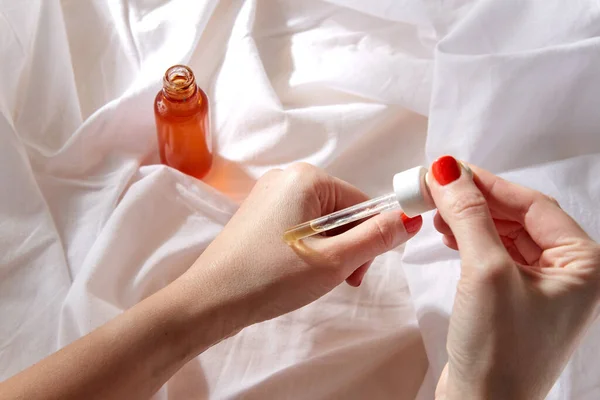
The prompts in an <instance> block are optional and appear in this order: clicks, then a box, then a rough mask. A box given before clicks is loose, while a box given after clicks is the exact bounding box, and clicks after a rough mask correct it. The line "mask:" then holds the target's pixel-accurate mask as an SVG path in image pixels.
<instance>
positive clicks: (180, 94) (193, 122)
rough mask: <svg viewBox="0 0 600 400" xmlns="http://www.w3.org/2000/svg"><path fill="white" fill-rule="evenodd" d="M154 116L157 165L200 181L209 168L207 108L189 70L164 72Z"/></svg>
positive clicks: (204, 96)
mask: <svg viewBox="0 0 600 400" xmlns="http://www.w3.org/2000/svg"><path fill="white" fill-rule="evenodd" d="M154 116H155V119H156V133H157V135H158V150H159V153H160V160H161V162H162V163H163V164H166V165H168V166H170V167H173V168H175V169H177V170H179V171H181V172H183V173H185V174H188V175H191V176H194V177H196V178H198V179H202V178H203V177H204V176H205V175H206V174H207V173H208V171H210V167H211V165H212V153H211V148H210V147H211V143H210V114H209V105H208V97H207V96H206V93H204V92H203V91H202V89H200V88H199V87H198V85H197V84H196V78H195V77H194V73H193V72H192V70H191V69H190V68H189V67H187V66H185V65H174V66H172V67H171V68H169V69H168V70H167V72H166V73H165V76H164V77H163V88H162V90H161V91H160V92H158V94H157V95H156V99H155V101H154Z"/></svg>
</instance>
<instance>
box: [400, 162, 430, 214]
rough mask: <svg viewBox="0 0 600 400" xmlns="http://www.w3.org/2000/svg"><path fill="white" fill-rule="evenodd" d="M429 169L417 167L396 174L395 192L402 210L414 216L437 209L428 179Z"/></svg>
mask: <svg viewBox="0 0 600 400" xmlns="http://www.w3.org/2000/svg"><path fill="white" fill-rule="evenodd" d="M426 175H427V169H426V168H425V167H422V166H421V167H415V168H411V169H408V170H406V171H402V172H399V173H397V174H396V175H394V181H393V185H394V192H395V193H396V199H397V200H398V203H399V204H400V208H402V211H404V213H405V214H406V215H407V216H409V217H414V216H417V215H419V214H423V213H425V212H427V211H431V210H433V209H435V203H434V202H433V199H432V198H431V194H430V193H429V187H428V186H427V181H426V179H425V178H426Z"/></svg>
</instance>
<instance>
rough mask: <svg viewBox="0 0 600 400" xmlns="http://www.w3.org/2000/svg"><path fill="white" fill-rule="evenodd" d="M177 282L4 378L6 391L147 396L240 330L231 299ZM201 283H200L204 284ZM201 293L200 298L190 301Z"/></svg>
mask: <svg viewBox="0 0 600 400" xmlns="http://www.w3.org/2000/svg"><path fill="white" fill-rule="evenodd" d="M197 289H198V288H195V287H193V285H190V284H189V283H187V282H175V283H174V284H172V285H171V286H169V287H167V288H165V289H163V290H161V291H160V292H158V293H156V294H154V295H153V296H151V297H149V298H147V299H145V300H144V301H142V302H140V303H139V304H137V305H136V306H134V307H133V308H131V309H129V310H128V311H126V312H124V313H123V314H122V315H120V316H119V317H117V318H115V319H114V320H112V321H110V322H109V323H107V324H106V325H104V326H102V327H100V328H98V329H97V330H95V331H93V332H92V333H90V334H89V335H87V336H85V337H83V338H81V339H79V340H77V341H75V342H74V343H72V344H71V345H69V346H67V347H65V348H64V349H62V350H60V351H59V352H57V353H55V354H53V355H51V356H50V357H48V358H46V359H44V360H42V361H41V362H39V363H38V364H36V365H34V366H32V367H31V368H29V369H27V370H25V371H23V372H22V373H20V374H18V375H16V376H15V377H13V378H11V379H9V380H7V381H6V382H4V383H2V384H0V398H2V399H4V398H6V399H9V398H10V399H28V400H29V399H32V400H34V399H42V398H43V399H80V398H86V399H121V398H122V399H147V398H149V397H150V396H151V395H152V394H153V393H154V392H156V391H157V390H158V389H159V388H160V387H161V386H162V385H163V384H164V383H165V382H166V381H167V380H168V379H169V378H170V377H171V376H172V375H173V374H174V373H175V372H176V371H177V370H179V369H180V368H181V367H182V366H183V365H184V364H185V363H186V362H187V361H189V360H191V359H192V358H193V357H195V356H196V355H198V354H200V353H201V352H202V351H204V350H205V349H207V348H208V347H210V346H211V345H212V344H214V343H216V342H218V341H219V340H221V339H223V338H224V337H225V336H227V335H229V334H231V333H233V332H231V330H233V328H228V327H226V326H225V325H224V323H223V321H226V320H225V319H224V318H223V314H224V313H226V312H227V305H226V304H221V305H220V304H219V301H217V300H216V299H215V298H214V296H213V301H208V302H203V300H202V294H201V293H190V292H191V291H196V290H197ZM200 291H201V290H200ZM190 299H195V301H190Z"/></svg>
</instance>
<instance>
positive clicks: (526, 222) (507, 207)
mask: <svg viewBox="0 0 600 400" xmlns="http://www.w3.org/2000/svg"><path fill="white" fill-rule="evenodd" d="M470 167H471V168H472V170H473V172H474V174H475V182H476V184H477V186H478V187H479V189H480V190H481V192H482V193H483V194H484V196H485V197H486V199H487V201H488V204H489V207H490V209H492V210H493V212H494V213H495V214H498V215H503V216H504V217H505V218H506V219H509V220H512V221H517V222H519V223H520V224H522V225H523V226H524V227H525V230H526V231H527V232H528V233H529V235H530V236H531V238H532V239H533V241H534V242H535V243H536V244H537V245H538V246H539V247H541V248H542V249H546V248H551V247H556V246H558V245H560V244H562V243H563V242H564V241H565V240H567V239H568V238H571V239H572V238H585V239H587V240H589V239H590V238H589V236H588V235H587V234H586V233H585V231H584V230H583V229H581V227H580V226H579V225H578V224H577V223H576V222H575V221H574V220H573V219H572V218H571V217H570V216H569V215H568V214H567V213H565V212H564V211H563V210H562V209H561V208H560V206H559V205H558V203H557V202H556V200H554V199H552V198H550V197H548V196H546V195H544V194H542V193H540V192H538V191H536V190H533V189H529V188H526V187H523V186H520V185H517V184H514V183H511V182H508V181H506V180H504V179H502V178H500V177H498V176H495V175H494V174H492V173H490V172H488V171H486V170H484V169H481V168H478V167H476V166H470Z"/></svg>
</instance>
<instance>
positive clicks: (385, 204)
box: [283, 166, 435, 243]
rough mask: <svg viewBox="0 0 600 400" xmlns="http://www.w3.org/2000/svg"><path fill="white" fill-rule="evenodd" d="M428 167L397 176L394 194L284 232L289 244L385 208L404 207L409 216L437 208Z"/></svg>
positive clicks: (382, 210) (412, 169)
mask: <svg viewBox="0 0 600 400" xmlns="http://www.w3.org/2000/svg"><path fill="white" fill-rule="evenodd" d="M426 175H427V169H426V168H424V167H422V166H419V167H415V168H411V169H409V170H406V171H403V172H399V173H397V174H396V175H394V179H393V189H394V191H393V192H392V193H388V194H385V195H383V196H379V197H376V198H374V199H371V200H367V201H365V202H363V203H359V204H356V205H354V206H351V207H348V208H344V209H343V210H339V211H336V212H334V213H332V214H328V215H325V216H323V217H319V218H316V219H313V220H312V221H308V222H305V223H303V224H300V225H296V226H294V227H292V228H290V229H288V230H287V231H285V232H284V234H283V239H284V240H285V241H286V242H287V243H293V242H295V241H298V240H301V239H304V238H306V237H309V236H313V235H316V234H319V233H322V232H325V231H328V230H331V229H335V228H338V227H340V226H342V225H346V224H349V223H352V222H356V221H360V220H361V219H364V218H368V217H371V216H373V215H375V214H379V213H382V212H384V211H388V210H393V209H398V208H401V209H402V211H403V212H404V213H405V214H406V215H407V216H408V217H414V216H416V215H419V214H423V213H424V212H427V211H430V210H433V209H434V208H435V204H434V203H433V199H432V198H431V194H430V193H429V188H428V187H427V182H426V179H425V178H426Z"/></svg>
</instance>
